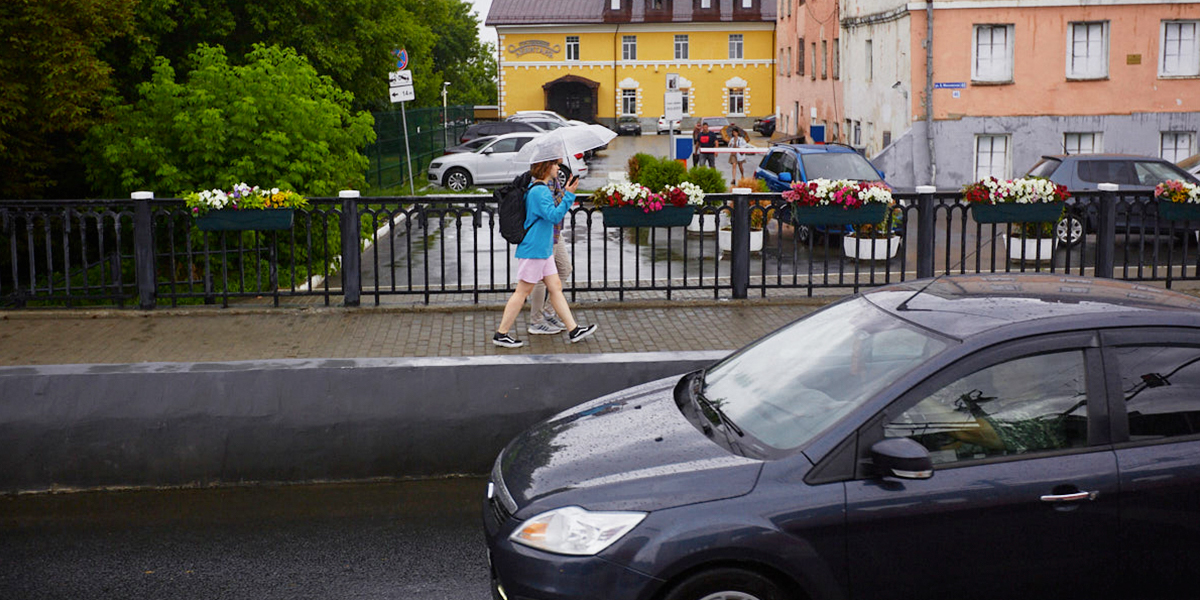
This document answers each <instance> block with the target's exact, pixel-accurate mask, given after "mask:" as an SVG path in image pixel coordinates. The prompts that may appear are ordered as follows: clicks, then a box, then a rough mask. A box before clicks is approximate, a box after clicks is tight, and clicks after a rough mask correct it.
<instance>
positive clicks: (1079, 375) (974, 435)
mask: <svg viewBox="0 0 1200 600" xmlns="http://www.w3.org/2000/svg"><path fill="white" fill-rule="evenodd" d="M1084 378H1085V370H1084V359H1083V352H1082V351H1078V350H1075V351H1069V352H1056V353H1051V354H1039V355H1036V356H1027V357H1023V358H1018V359H1016V360H1010V361H1005V362H1002V363H998V364H995V365H992V366H990V367H987V368H984V369H981V370H979V371H976V372H975V373H972V374H970V375H968V376H966V377H963V378H961V379H958V380H957V381H955V382H954V383H951V384H950V385H947V386H945V387H943V388H941V389H940V390H938V391H937V392H934V393H933V394H931V395H930V396H928V397H927V398H925V399H923V400H921V401H920V402H918V403H917V404H916V405H915V406H913V407H912V408H910V409H908V410H906V411H905V412H904V413H903V414H901V415H900V416H899V417H898V418H896V419H894V420H893V421H891V422H890V423H888V424H887V425H885V426H884V435H885V436H886V437H907V438H911V439H913V440H915V441H917V442H918V443H920V444H921V445H922V446H925V448H926V449H928V450H929V454H930V458H931V459H932V460H933V463H934V464H935V465H939V464H941V465H945V464H953V463H961V462H965V461H973V460H981V459H986V458H992V457H997V456H1011V455H1021V454H1028V453H1033V452H1042V451H1049V450H1060V449H1064V448H1073V447H1079V446H1086V445H1087V402H1086V399H1087V396H1086V388H1085V379H1084Z"/></svg>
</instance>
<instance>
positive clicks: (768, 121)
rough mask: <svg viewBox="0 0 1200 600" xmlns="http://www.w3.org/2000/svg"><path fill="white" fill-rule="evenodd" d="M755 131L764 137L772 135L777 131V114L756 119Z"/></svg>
mask: <svg viewBox="0 0 1200 600" xmlns="http://www.w3.org/2000/svg"><path fill="white" fill-rule="evenodd" d="M754 131H756V132H758V134H759V135H761V136H764V137H771V135H772V134H774V133H775V115H771V116H768V117H763V118H761V119H755V120H754Z"/></svg>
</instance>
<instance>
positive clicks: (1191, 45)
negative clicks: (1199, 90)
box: [1158, 21, 1200, 77]
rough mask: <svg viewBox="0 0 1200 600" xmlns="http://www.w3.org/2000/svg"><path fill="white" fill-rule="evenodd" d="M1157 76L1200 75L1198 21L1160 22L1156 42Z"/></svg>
mask: <svg viewBox="0 0 1200 600" xmlns="http://www.w3.org/2000/svg"><path fill="white" fill-rule="evenodd" d="M1158 76H1159V77H1197V76H1200V21H1163V22H1162V27H1161V32H1160V33H1159V44H1158Z"/></svg>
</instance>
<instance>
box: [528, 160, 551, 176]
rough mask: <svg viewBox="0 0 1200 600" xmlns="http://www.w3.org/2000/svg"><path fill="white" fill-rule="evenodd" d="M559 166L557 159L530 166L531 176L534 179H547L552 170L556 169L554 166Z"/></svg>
mask: <svg viewBox="0 0 1200 600" xmlns="http://www.w3.org/2000/svg"><path fill="white" fill-rule="evenodd" d="M557 164H558V159H557V158H556V159H554V160H543V161H542V162H540V163H533V164H532V165H530V166H529V174H530V175H532V176H533V178H534V179H545V178H547V177H549V176H550V169H552V168H554V165H557Z"/></svg>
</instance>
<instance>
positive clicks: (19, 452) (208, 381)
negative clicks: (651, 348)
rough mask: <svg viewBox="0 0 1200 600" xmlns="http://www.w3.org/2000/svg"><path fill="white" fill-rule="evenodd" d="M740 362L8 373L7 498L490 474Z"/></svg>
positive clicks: (711, 356) (499, 362)
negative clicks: (636, 388)
mask: <svg viewBox="0 0 1200 600" xmlns="http://www.w3.org/2000/svg"><path fill="white" fill-rule="evenodd" d="M724 354H725V353H723V352H685V353H629V354H603V355H553V356H521V357H473V358H469V359H467V358H462V359H456V358H426V359H366V360H275V361H251V362H237V363H143V364H131V365H56V366H42V367H6V368H0V491H2V492H16V491H39V490H49V489H58V488H94V487H111V486H179V485H211V484H234V483H242V482H302V481H320V480H343V479H363V478H374V477H425V476H438V475H448V474H482V473H486V472H487V471H488V470H489V469H490V468H491V463H492V461H493V460H494V458H495V456H496V454H497V453H498V452H499V451H500V449H501V448H503V446H504V444H506V443H507V442H508V440H510V439H512V437H513V436H515V435H516V434H517V433H519V432H520V431H521V430H522V429H524V428H526V427H528V426H530V425H532V424H534V423H536V422H537V421H539V420H541V419H544V418H546V417H548V416H550V415H552V414H554V413H556V412H558V411H561V410H563V409H565V408H568V407H571V406H574V405H575V404H578V403H580V402H583V401H586V400H590V399H592V398H596V397H599V396H602V395H604V394H606V393H609V392H612V391H616V390H620V389H623V388H626V387H629V386H632V385H636V384H639V383H644V382H647V381H652V380H655V379H660V378H663V377H668V376H673V375H678V374H681V373H684V372H687V371H690V370H693V369H695V368H699V367H702V366H706V365H709V364H711V363H713V362H715V361H717V360H719V359H720V358H721V357H722V356H724ZM614 433H616V432H614Z"/></svg>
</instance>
